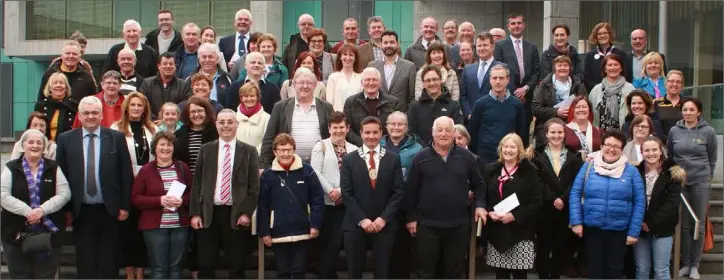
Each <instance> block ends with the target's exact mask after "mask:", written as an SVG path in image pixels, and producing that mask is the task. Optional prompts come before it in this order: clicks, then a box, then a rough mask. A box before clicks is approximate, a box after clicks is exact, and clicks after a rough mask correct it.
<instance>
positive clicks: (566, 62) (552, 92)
mask: <svg viewBox="0 0 724 280" xmlns="http://www.w3.org/2000/svg"><path fill="white" fill-rule="evenodd" d="M573 68H575V65H573V62H571V59H570V58H569V57H568V56H566V55H559V56H558V57H556V58H555V59H553V72H552V73H551V74H549V75H548V76H546V77H544V78H543V80H541V82H540V85H539V86H537V87H536V88H535V92H533V105H531V108H532V109H531V110H532V111H533V116H535V117H536V121H535V130H534V134H533V135H534V137H535V139H536V140H535V141H536V146H537V147H542V146H544V145H545V139H546V133H545V131H544V130H543V124H544V123H546V121H548V120H549V119H553V118H559V119H561V120H565V119H567V118H568V108H569V107H570V106H571V101H572V100H573V98H576V97H578V96H586V95H588V92H587V91H586V87H585V86H584V85H583V82H581V80H580V79H578V77H576V76H573V75H571V71H572V69H573Z"/></svg>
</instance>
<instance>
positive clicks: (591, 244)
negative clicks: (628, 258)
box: [583, 227, 626, 279]
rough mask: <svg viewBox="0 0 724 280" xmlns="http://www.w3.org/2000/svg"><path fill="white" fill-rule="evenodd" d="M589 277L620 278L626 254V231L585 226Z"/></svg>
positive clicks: (584, 235) (584, 233)
mask: <svg viewBox="0 0 724 280" xmlns="http://www.w3.org/2000/svg"><path fill="white" fill-rule="evenodd" d="M583 239H584V242H585V244H586V257H587V258H588V271H589V278H591V279H620V278H621V276H622V273H623V260H624V256H625V255H626V232H625V231H613V230H602V229H600V228H594V227H584V228H583Z"/></svg>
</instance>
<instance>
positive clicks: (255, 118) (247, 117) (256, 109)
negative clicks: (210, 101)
mask: <svg viewBox="0 0 724 280" xmlns="http://www.w3.org/2000/svg"><path fill="white" fill-rule="evenodd" d="M239 101H240V102H239V107H238V108H237V109H236V120H237V121H239V128H238V129H237V130H236V139H237V140H239V141H241V142H244V143H246V144H249V145H252V146H254V147H256V151H257V152H261V141H262V139H263V138H264V133H265V132H266V126H267V124H268V123H269V114H268V113H267V112H265V111H264V110H262V106H261V90H260V89H259V86H257V85H256V83H254V82H249V83H246V84H244V85H243V86H241V88H240V89H239Z"/></svg>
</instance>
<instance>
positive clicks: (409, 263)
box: [389, 212, 415, 279]
mask: <svg viewBox="0 0 724 280" xmlns="http://www.w3.org/2000/svg"><path fill="white" fill-rule="evenodd" d="M397 220H398V224H399V230H397V232H396V233H395V242H394V244H393V245H392V256H391V259H390V268H389V271H390V277H391V278H394V279H409V278H410V273H411V272H412V270H413V269H412V268H413V263H414V259H415V258H414V257H413V255H412V250H413V248H412V247H413V246H412V236H411V235H410V232H409V231H407V228H406V227H405V226H406V223H407V217H406V216H405V214H404V213H403V212H400V213H399V214H398V215H397Z"/></svg>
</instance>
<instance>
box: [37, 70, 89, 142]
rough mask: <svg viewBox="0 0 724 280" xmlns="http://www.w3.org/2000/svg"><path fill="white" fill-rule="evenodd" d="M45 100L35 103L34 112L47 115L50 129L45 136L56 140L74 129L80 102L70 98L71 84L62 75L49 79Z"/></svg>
mask: <svg viewBox="0 0 724 280" xmlns="http://www.w3.org/2000/svg"><path fill="white" fill-rule="evenodd" d="M43 95H44V97H43V99H41V100H39V101H38V102H37V103H35V109H34V111H38V112H41V113H44V114H45V121H46V123H47V124H48V128H47V129H46V131H45V136H46V137H48V140H50V141H55V139H56V138H57V137H58V135H60V134H61V133H63V132H66V131H69V130H71V129H73V120H75V115H76V113H77V112H78V101H77V100H74V99H73V98H71V97H70V84H68V79H67V78H66V77H65V75H63V74H62V73H54V74H52V75H50V78H48V83H47V84H45V88H44V89H43Z"/></svg>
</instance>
